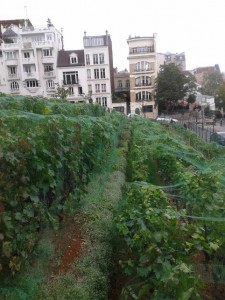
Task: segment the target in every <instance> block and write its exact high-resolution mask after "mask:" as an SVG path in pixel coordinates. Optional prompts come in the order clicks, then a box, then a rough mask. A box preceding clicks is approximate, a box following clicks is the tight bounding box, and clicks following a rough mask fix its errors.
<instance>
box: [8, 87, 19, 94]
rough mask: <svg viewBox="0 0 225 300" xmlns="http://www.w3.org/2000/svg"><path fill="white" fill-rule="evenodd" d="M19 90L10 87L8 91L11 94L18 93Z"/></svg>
mask: <svg viewBox="0 0 225 300" xmlns="http://www.w3.org/2000/svg"><path fill="white" fill-rule="evenodd" d="M19 92H20V89H19V88H11V89H10V93H12V94H19Z"/></svg>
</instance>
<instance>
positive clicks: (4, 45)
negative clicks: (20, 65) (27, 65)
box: [2, 43, 20, 50]
mask: <svg viewBox="0 0 225 300" xmlns="http://www.w3.org/2000/svg"><path fill="white" fill-rule="evenodd" d="M19 48H20V44H19V43H2V50H9V49H10V50H11V49H19Z"/></svg>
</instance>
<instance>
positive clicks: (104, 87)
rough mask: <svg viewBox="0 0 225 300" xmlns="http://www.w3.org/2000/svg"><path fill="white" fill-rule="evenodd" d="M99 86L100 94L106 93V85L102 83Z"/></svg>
mask: <svg viewBox="0 0 225 300" xmlns="http://www.w3.org/2000/svg"><path fill="white" fill-rule="evenodd" d="M101 86H102V93H106V84H105V83H103V84H102V85H101Z"/></svg>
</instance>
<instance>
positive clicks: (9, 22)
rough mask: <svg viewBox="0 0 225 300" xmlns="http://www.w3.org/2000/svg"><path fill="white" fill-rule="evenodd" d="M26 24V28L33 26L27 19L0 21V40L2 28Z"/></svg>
mask: <svg viewBox="0 0 225 300" xmlns="http://www.w3.org/2000/svg"><path fill="white" fill-rule="evenodd" d="M26 22H27V26H33V25H32V23H31V21H30V20H29V19H14V20H0V39H1V38H2V27H3V28H9V27H10V26H11V25H15V26H18V27H20V26H25V23H26Z"/></svg>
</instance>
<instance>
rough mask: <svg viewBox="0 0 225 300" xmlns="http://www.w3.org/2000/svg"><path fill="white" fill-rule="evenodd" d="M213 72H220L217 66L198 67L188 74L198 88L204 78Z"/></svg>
mask: <svg viewBox="0 0 225 300" xmlns="http://www.w3.org/2000/svg"><path fill="white" fill-rule="evenodd" d="M214 71H218V72H220V68H219V65H215V66H208V67H198V68H196V69H194V70H192V71H190V72H191V73H192V74H193V75H194V76H195V78H196V81H197V83H198V84H199V85H200V86H202V84H203V82H204V77H205V76H206V75H208V74H209V73H212V72H214Z"/></svg>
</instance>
